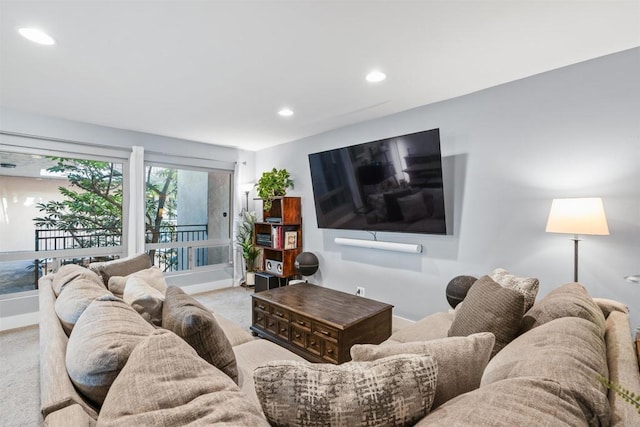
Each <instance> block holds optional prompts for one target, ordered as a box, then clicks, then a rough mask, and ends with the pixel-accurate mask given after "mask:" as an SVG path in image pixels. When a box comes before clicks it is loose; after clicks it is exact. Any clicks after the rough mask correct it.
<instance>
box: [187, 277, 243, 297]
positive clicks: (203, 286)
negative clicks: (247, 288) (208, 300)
mask: <svg viewBox="0 0 640 427" xmlns="http://www.w3.org/2000/svg"><path fill="white" fill-rule="evenodd" d="M232 286H233V281H232V280H229V279H225V280H217V281H215V282H208V283H198V284H195V285H187V286H181V288H182V290H183V291H184V292H185V293H186V294H189V295H193V294H200V293H202V292H209V291H215V290H218V289H224V288H230V287H232Z"/></svg>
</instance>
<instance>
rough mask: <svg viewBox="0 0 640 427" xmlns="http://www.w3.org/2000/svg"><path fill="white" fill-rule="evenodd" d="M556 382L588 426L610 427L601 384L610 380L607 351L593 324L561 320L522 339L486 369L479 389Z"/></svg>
mask: <svg viewBox="0 0 640 427" xmlns="http://www.w3.org/2000/svg"><path fill="white" fill-rule="evenodd" d="M532 376H536V377H541V378H553V379H554V380H556V381H558V382H559V383H560V384H562V386H563V387H564V388H565V389H566V390H567V391H568V392H570V393H571V394H572V395H573V396H574V398H575V400H576V402H577V403H578V404H579V405H580V408H581V409H582V412H583V413H584V416H585V418H586V419H587V420H588V421H589V425H603V426H604V425H609V417H610V406H609V401H608V400H607V389H606V388H605V387H604V386H603V385H602V384H600V383H599V382H598V381H597V378H598V376H603V377H605V378H608V377H609V369H608V366H607V355H606V346H605V342H604V339H603V337H602V334H601V332H600V329H599V327H598V326H597V325H595V324H594V323H592V322H590V321H588V320H585V319H579V318H576V317H563V318H559V319H555V320H552V321H550V322H548V323H545V324H544V325H541V326H539V327H537V328H535V329H532V330H531V331H529V332H527V333H526V334H524V335H521V336H519V337H518V338H516V339H515V340H513V342H512V343H511V344H509V345H508V346H507V347H506V348H505V349H504V350H502V351H501V352H500V353H499V354H498V355H496V357H494V358H493V359H492V360H491V362H489V364H488V365H487V368H486V369H485V372H484V374H483V376H482V381H481V388H482V387H484V386H485V385H487V384H492V383H496V382H500V381H502V380H504V379H506V378H517V377H532Z"/></svg>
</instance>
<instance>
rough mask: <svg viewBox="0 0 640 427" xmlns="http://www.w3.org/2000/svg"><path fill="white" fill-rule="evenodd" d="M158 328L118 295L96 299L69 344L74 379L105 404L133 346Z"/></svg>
mask: <svg viewBox="0 0 640 427" xmlns="http://www.w3.org/2000/svg"><path fill="white" fill-rule="evenodd" d="M107 298H110V299H111V300H108V299H107ZM154 330H155V329H154V327H153V326H151V325H150V324H149V323H147V322H145V321H144V319H143V318H142V317H140V315H139V314H138V313H136V311H135V310H134V309H133V308H131V307H130V306H129V305H127V304H126V303H125V302H124V301H122V300H119V299H117V298H116V297H114V296H110V297H103V298H101V299H98V300H96V301H94V302H92V303H91V305H89V307H87V309H86V310H85V312H84V313H82V316H80V319H78V323H76V326H75V328H74V329H73V332H72V333H71V336H70V337H69V343H68V344H67V356H66V365H67V372H68V373H69V377H70V378H71V381H73V384H75V386H76V387H77V388H78V390H80V392H81V393H82V394H83V395H84V396H85V397H87V398H88V399H90V400H91V401H93V402H94V403H96V404H97V405H101V404H102V401H103V400H104V398H105V396H106V395H107V391H108V390H109V387H110V386H111V383H113V380H114V379H115V378H116V376H117V375H118V373H119V372H120V370H121V369H122V367H123V366H124V364H125V363H126V362H127V359H128V358H129V355H130V354H131V351H133V348H134V347H135V346H136V345H137V344H139V343H140V342H141V341H142V340H143V339H144V338H145V337H146V336H148V335H149V334H151V333H152V332H153V331H154Z"/></svg>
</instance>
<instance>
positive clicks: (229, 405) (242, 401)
mask: <svg viewBox="0 0 640 427" xmlns="http://www.w3.org/2000/svg"><path fill="white" fill-rule="evenodd" d="M98 425H99V426H105V427H107V426H114V427H119V426H122V425H129V426H185V425H190V426H191V425H202V426H206V425H228V426H232V425H234V426H256V427H258V426H268V425H269V424H268V423H267V422H266V421H265V419H264V417H263V416H262V414H261V413H260V409H259V408H258V407H256V406H255V405H254V404H253V403H251V401H249V400H248V399H247V398H246V396H245V395H244V394H243V393H242V392H241V391H240V389H239V388H238V386H237V385H236V384H235V383H234V382H233V381H232V380H231V379H230V378H229V377H228V376H227V375H225V374H224V373H222V372H221V371H219V370H218V369H216V368H215V367H213V366H211V365H210V364H209V363H207V362H205V361H204V360H203V359H202V358H200V357H199V356H198V355H197V354H196V352H195V350H193V348H191V347H190V346H189V345H188V344H187V343H185V342H184V341H183V340H182V339H180V338H179V337H177V336H176V335H175V334H174V333H173V332H170V331H167V330H164V329H158V330H156V331H155V332H154V333H152V334H151V335H149V336H148V337H146V338H144V339H143V340H142V342H141V343H140V344H139V345H138V346H137V347H136V348H135V349H134V350H133V352H132V353H131V356H130V357H129V359H128V361H127V363H126V365H125V366H124V368H123V369H122V372H120V374H119V375H118V377H117V378H116V380H115V381H114V382H113V385H112V386H111V388H110V390H109V393H108V394H107V397H106V399H105V400H104V404H103V405H102V409H101V411H100V415H99V417H98Z"/></svg>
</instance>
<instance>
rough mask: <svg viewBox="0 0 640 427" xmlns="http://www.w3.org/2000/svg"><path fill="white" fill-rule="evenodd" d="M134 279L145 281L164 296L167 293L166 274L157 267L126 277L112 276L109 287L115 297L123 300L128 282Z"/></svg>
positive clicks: (108, 283)
mask: <svg viewBox="0 0 640 427" xmlns="http://www.w3.org/2000/svg"><path fill="white" fill-rule="evenodd" d="M132 277H137V278H140V279H142V280H144V281H145V282H147V283H148V284H149V285H151V286H152V287H154V288H155V289H157V290H158V291H159V292H162V294H163V295H164V293H165V292H166V291H167V282H166V281H165V280H164V273H163V272H162V270H160V269H159V268H158V267H156V266H153V267H150V268H145V269H144V270H139V271H136V272H134V273H131V274H128V275H126V276H111V277H109V282H107V287H108V288H109V290H110V291H111V292H113V294H114V295H115V296H117V297H120V298H122V297H123V295H124V287H125V285H126V284H127V280H129V279H131V278H132Z"/></svg>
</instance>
